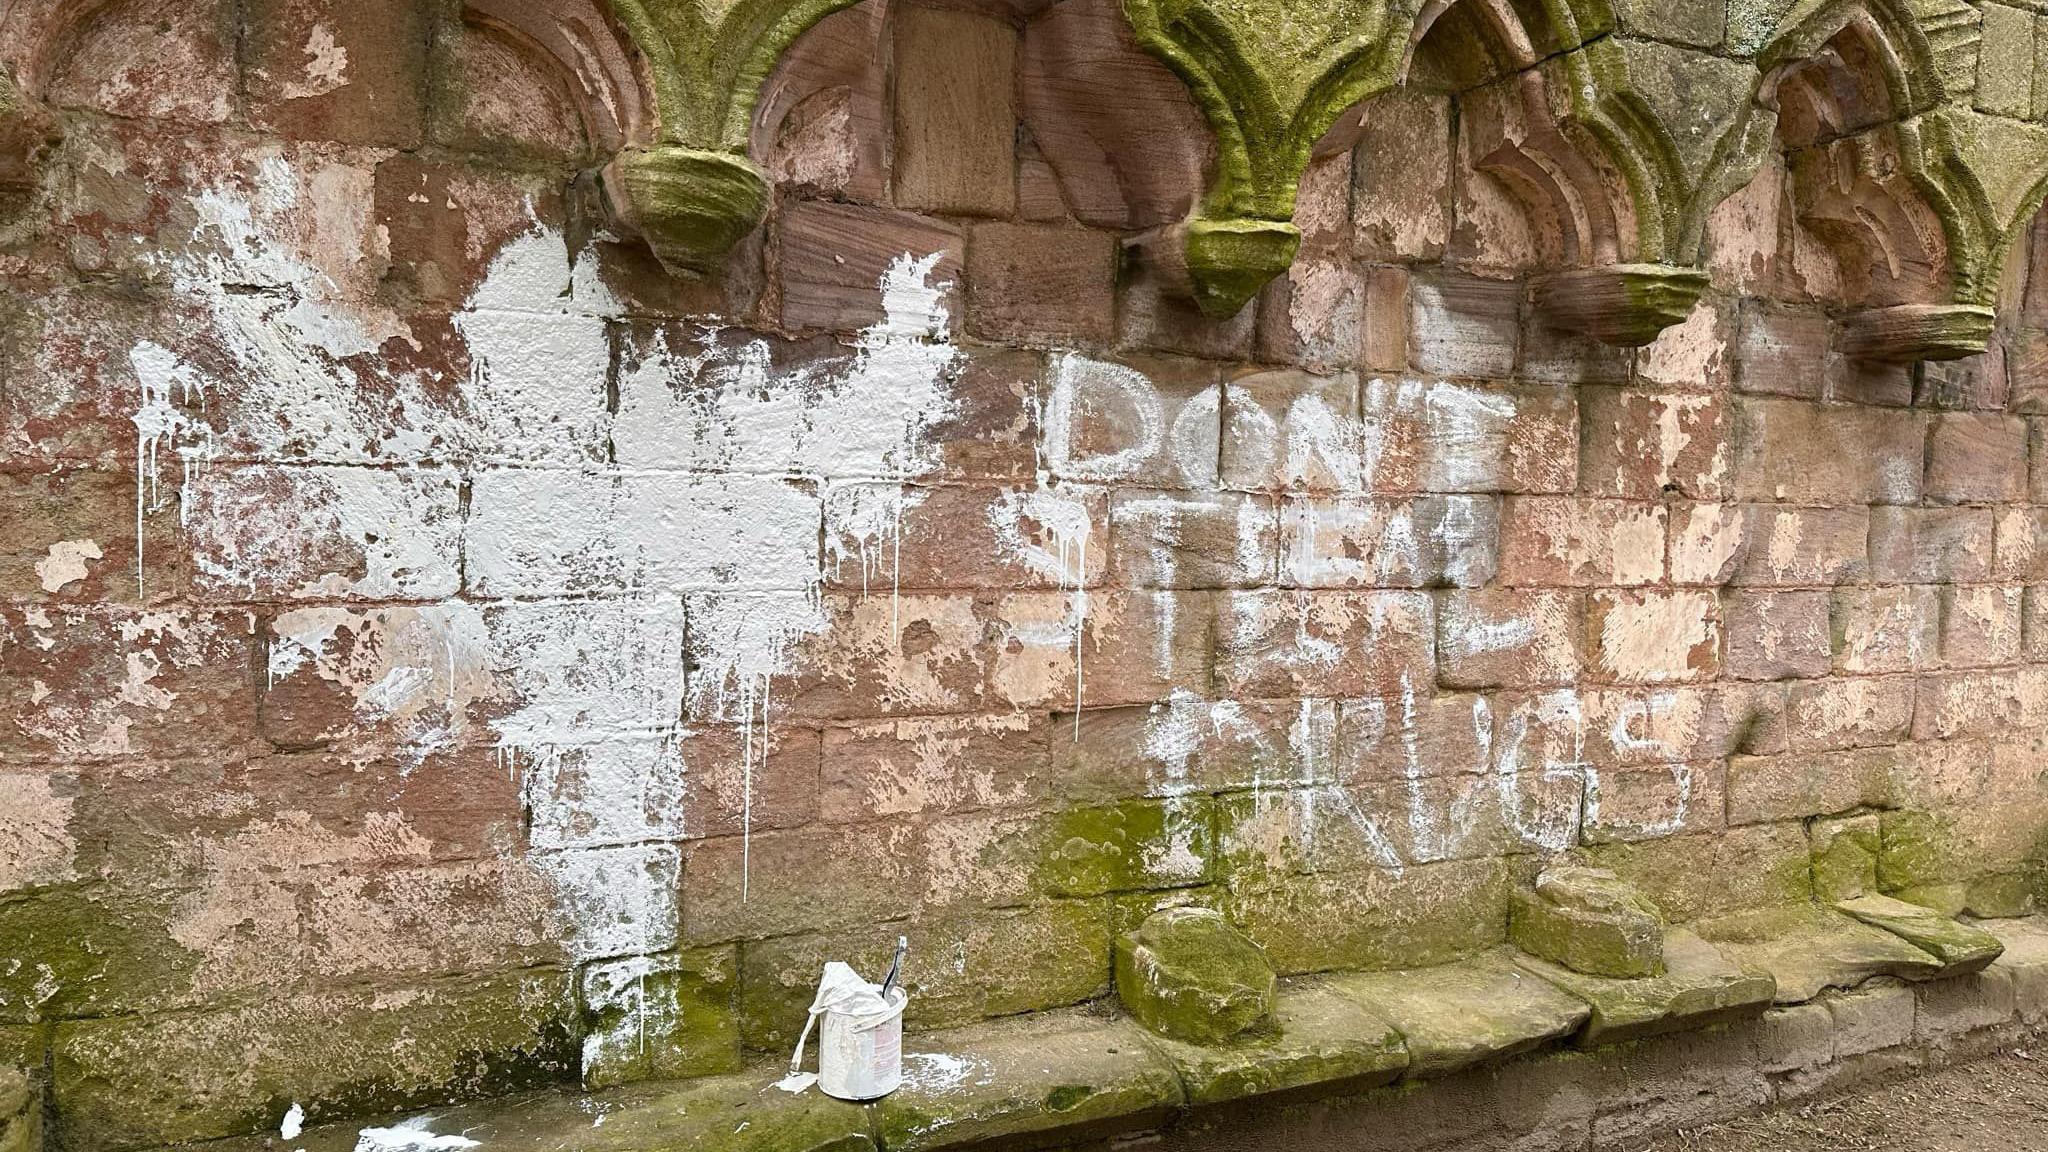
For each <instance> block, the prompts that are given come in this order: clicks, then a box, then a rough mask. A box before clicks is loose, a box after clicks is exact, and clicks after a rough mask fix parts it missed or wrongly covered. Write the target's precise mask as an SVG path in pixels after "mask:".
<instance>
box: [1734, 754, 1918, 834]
mask: <svg viewBox="0 0 2048 1152" xmlns="http://www.w3.org/2000/svg"><path fill="white" fill-rule="evenodd" d="M1895 763H1896V757H1895V756H1894V755H1893V754H1892V753H1890V752H1889V751H1885V750H1871V751H1850V752H1794V753H1789V754H1786V755H1782V756H1738V757H1735V758H1734V759H1732V760H1730V761H1729V764H1728V822H1729V823H1730V824H1761V823H1765V822H1768V821H1774V820H1791V819H1799V818H1802V817H1807V816H1834V815H1840V814H1843V813H1848V812H1852V811H1854V810H1856V809H1858V808H1864V807H1875V806H1878V805H1882V804H1884V803H1886V802H1888V801H1889V799H1890V797H1891V774H1892V770H1893V766H1894V764H1895Z"/></svg>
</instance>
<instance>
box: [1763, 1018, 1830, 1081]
mask: <svg viewBox="0 0 2048 1152" xmlns="http://www.w3.org/2000/svg"><path fill="white" fill-rule="evenodd" d="M1757 1023H1758V1026H1759V1027H1758V1034H1757V1050H1758V1055H1759V1056H1760V1057H1761V1061H1762V1068H1763V1070H1764V1071H1766V1072H1796V1071H1799V1070H1801V1069H1806V1068H1818V1067H1820V1066H1821V1065H1823V1064H1826V1063H1827V1062H1828V1061H1830V1060H1833V1059H1834V1058H1835V1019H1834V1017H1833V1016H1832V1015H1831V1014H1830V1013H1829V1012H1828V1006H1827V1004H1826V1003H1822V1002H1816V1003H1812V1004H1788V1005H1786V1006H1784V1007H1781V1008H1772V1009H1770V1010H1769V1011H1767V1012H1765V1013H1764V1014H1763V1016H1762V1017H1761V1018H1759V1020H1758V1021H1757Z"/></svg>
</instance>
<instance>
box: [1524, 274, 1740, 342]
mask: <svg viewBox="0 0 2048 1152" xmlns="http://www.w3.org/2000/svg"><path fill="white" fill-rule="evenodd" d="M1706 288H1707V274H1706V273H1705V272H1702V271H1700V270H1699V269H1697V268H1680V267H1675V266H1673V265H1670V264H1603V265H1599V266H1597V267H1592V268H1573V269H1570V270H1567V271H1564V272H1558V273H1555V274H1553V275H1550V276H1546V277H1544V278H1543V279H1542V280H1540V281H1538V282H1537V284H1536V307H1537V309H1538V310H1540V311H1541V312H1542V313H1543V315H1544V317H1545V319H1547V320H1548V321H1549V322H1550V323H1551V324H1553V325H1555V326H1556V327H1559V328H1562V329H1565V330H1566V331H1569V332H1578V333H1581V334H1583V335H1586V336H1590V337H1592V338H1593V339H1595V340H1598V341H1600V342H1601V343H1603V344H1612V345H1615V346H1617V347H1622V348H1639V347H1641V346H1643V345H1645V344H1648V343H1649V342H1650V341H1652V340H1655V339H1656V338H1657V334H1658V333H1659V332H1662V331H1663V330H1664V329H1666V328H1669V327H1671V326H1672V325H1673V324H1677V323H1679V322H1680V321H1682V320H1684V319H1685V318H1686V317H1687V316H1689V315H1691V314H1692V309H1693V305H1695V304H1697V303H1699V299H1700V293H1702V292H1704V291H1706Z"/></svg>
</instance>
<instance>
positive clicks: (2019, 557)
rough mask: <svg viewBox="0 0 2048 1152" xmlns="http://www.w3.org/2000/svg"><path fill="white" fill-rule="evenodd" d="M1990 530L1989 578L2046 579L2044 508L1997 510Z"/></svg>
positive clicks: (2046, 511) (2047, 544)
mask: <svg viewBox="0 0 2048 1152" xmlns="http://www.w3.org/2000/svg"><path fill="white" fill-rule="evenodd" d="M1997 515H1998V522H1997V524H1996V525H1995V526H1994V527H1993V529H1992V535H1993V539H1992V552H1993V557H1994V559H1993V563H1992V575H1993V576H1994V577H1995V578H1996V579H2000V580H2026V581H2029V582H2032V581H2038V580H2048V509H2041V508H2024V507H2022V508H2001V509H1999V510H1998V513H1997Z"/></svg>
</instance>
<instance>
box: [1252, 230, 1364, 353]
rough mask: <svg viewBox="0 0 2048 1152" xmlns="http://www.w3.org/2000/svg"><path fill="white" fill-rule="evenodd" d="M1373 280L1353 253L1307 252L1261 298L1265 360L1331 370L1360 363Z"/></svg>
mask: <svg viewBox="0 0 2048 1152" xmlns="http://www.w3.org/2000/svg"><path fill="white" fill-rule="evenodd" d="M1366 306H1367V278H1366V275H1365V273H1364V272H1363V271H1362V270H1360V269H1359V268H1358V267H1357V266H1356V265H1355V264H1353V263H1352V262H1351V260H1350V259H1349V258H1347V257H1342V256H1335V255H1321V254H1310V253H1304V254H1303V255H1301V256H1299V257H1297V258H1296V259H1295V261H1294V263H1292V264H1290V265H1288V267H1287V271H1286V272H1284V273H1282V274H1281V275H1280V276H1279V277H1277V278H1276V279H1274V280H1273V282H1272V283H1270V284H1268V285H1266V288H1265V291H1264V292H1262V293H1261V294H1260V296H1259V304H1258V309H1257V311H1258V317H1259V320H1258V337H1259V358H1260V359H1261V360H1267V361H1271V362H1273V363H1279V364H1299V365H1301V366H1302V367H1304V368H1310V369H1313V370H1315V371H1318V372H1331V371H1336V370H1338V369H1343V368H1350V367H1353V366H1355V365H1357V364H1358V362H1359V357H1360V354H1361V350H1362V348H1363V347H1364V341H1365V331H1364V326H1365V312H1366Z"/></svg>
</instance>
